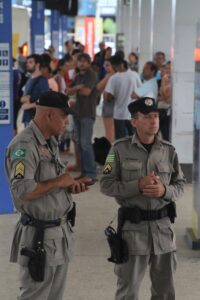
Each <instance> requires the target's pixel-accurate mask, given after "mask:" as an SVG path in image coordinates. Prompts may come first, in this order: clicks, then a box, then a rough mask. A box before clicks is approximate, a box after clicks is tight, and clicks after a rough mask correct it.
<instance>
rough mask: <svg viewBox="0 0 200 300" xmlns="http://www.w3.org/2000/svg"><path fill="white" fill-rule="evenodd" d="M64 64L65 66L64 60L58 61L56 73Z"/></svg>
mask: <svg viewBox="0 0 200 300" xmlns="http://www.w3.org/2000/svg"><path fill="white" fill-rule="evenodd" d="M65 64H66V60H65V59H64V58H62V59H59V61H58V65H57V72H58V71H60V68H61V67H62V66H64V65H65Z"/></svg>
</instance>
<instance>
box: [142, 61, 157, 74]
mask: <svg viewBox="0 0 200 300" xmlns="http://www.w3.org/2000/svg"><path fill="white" fill-rule="evenodd" d="M145 65H148V66H149V67H150V70H151V71H152V72H154V75H156V73H157V71H158V68H157V66H156V64H155V63H154V62H153V61H147V62H146V64H145Z"/></svg>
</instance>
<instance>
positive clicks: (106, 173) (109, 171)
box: [103, 164, 112, 175]
mask: <svg viewBox="0 0 200 300" xmlns="http://www.w3.org/2000/svg"><path fill="white" fill-rule="evenodd" d="M111 171H112V166H111V165H110V164H106V165H105V167H104V169H103V174H104V175H108V174H110V173H111Z"/></svg>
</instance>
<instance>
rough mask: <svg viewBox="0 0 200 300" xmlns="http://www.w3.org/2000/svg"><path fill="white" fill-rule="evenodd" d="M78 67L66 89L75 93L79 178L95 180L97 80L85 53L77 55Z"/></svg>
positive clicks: (70, 92)
mask: <svg viewBox="0 0 200 300" xmlns="http://www.w3.org/2000/svg"><path fill="white" fill-rule="evenodd" d="M78 69H79V73H78V74H77V76H76V78H75V80H74V83H73V84H74V85H73V86H72V87H71V88H69V89H68V94H69V95H73V94H75V95H76V101H75V103H74V111H75V113H76V115H75V118H74V119H75V127H76V131H77V142H78V146H79V151H80V158H81V174H80V177H81V178H91V179H92V182H93V183H95V181H96V163H95V158H94V151H93V146H92V135H93V127H94V122H95V118H96V103H97V89H96V85H97V82H98V79H97V75H96V74H95V72H94V71H92V69H91V57H90V56H89V55H88V54H86V53H81V54H79V56H78Z"/></svg>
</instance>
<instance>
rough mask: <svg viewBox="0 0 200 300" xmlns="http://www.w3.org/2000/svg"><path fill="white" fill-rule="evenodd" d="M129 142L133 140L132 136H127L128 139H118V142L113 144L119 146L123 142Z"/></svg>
mask: <svg viewBox="0 0 200 300" xmlns="http://www.w3.org/2000/svg"><path fill="white" fill-rule="evenodd" d="M129 140H132V136H127V137H124V138H121V139H118V140H116V141H114V142H113V145H117V144H119V143H122V142H125V141H129Z"/></svg>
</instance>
